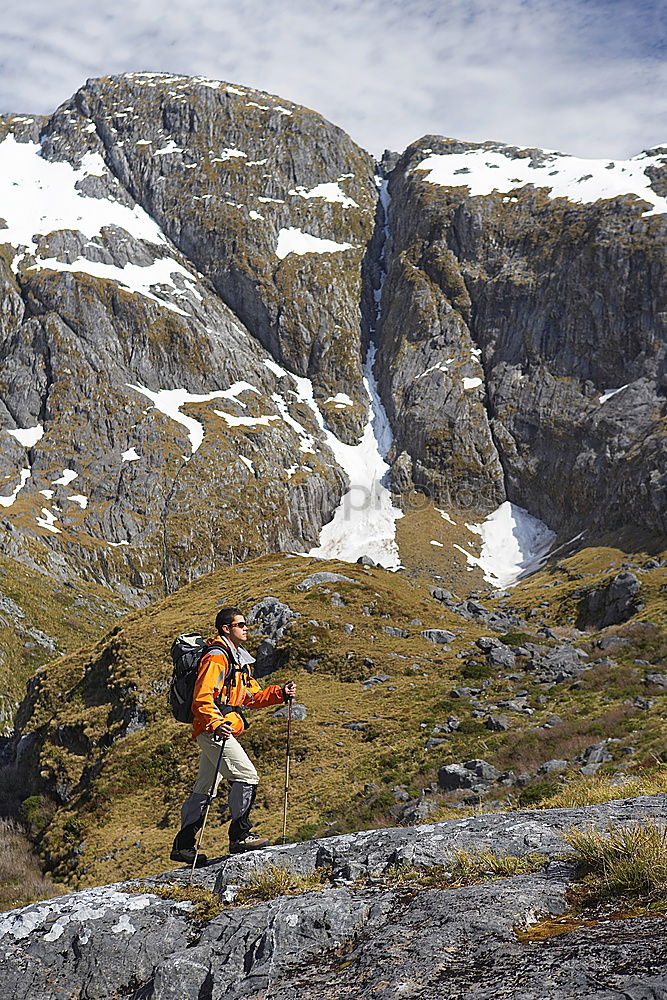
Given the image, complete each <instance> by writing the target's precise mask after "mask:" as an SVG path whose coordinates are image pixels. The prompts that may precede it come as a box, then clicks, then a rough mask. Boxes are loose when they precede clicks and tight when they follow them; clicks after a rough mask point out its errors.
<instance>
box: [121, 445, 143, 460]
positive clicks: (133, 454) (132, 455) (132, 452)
mask: <svg viewBox="0 0 667 1000" xmlns="http://www.w3.org/2000/svg"><path fill="white" fill-rule="evenodd" d="M120 457H121V458H122V460H123V461H124V462H138V461H139V460H140V459H141V455H138V454H137V449H136V448H128V449H127V451H122V452H121V454H120Z"/></svg>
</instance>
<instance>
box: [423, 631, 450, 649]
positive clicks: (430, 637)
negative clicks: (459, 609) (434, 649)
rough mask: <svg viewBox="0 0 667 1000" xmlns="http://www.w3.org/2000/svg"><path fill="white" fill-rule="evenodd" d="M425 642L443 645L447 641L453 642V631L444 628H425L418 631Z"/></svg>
mask: <svg viewBox="0 0 667 1000" xmlns="http://www.w3.org/2000/svg"><path fill="white" fill-rule="evenodd" d="M419 634H420V635H421V636H422V637H423V638H424V639H426V641H427V642H433V643H435V644H436V645H440V646H444V645H446V644H447V643H449V642H453V641H454V639H455V638H456V636H455V635H454V633H453V632H449V631H448V630H447V629H444V628H427V629H424V630H423V631H422V632H420V633H419Z"/></svg>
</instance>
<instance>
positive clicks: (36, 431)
mask: <svg viewBox="0 0 667 1000" xmlns="http://www.w3.org/2000/svg"><path fill="white" fill-rule="evenodd" d="M7 433H8V434H11V436H12V437H13V438H16V440H17V441H18V443H19V444H22V445H23V447H24V448H33V447H34V446H35V445H36V444H37V442H38V441H41V440H42V438H43V437H44V427H43V426H42V424H35V426H34V427H17V428H16V430H13V431H7Z"/></svg>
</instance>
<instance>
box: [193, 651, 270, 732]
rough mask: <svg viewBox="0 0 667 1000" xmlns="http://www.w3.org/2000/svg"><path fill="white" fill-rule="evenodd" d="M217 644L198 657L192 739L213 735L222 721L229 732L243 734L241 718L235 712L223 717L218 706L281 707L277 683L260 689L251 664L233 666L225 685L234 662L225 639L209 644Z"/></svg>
mask: <svg viewBox="0 0 667 1000" xmlns="http://www.w3.org/2000/svg"><path fill="white" fill-rule="evenodd" d="M213 642H215V643H218V644H219V645H216V646H214V648H213V649H211V650H209V651H208V652H207V653H204V655H203V656H202V658H201V663H200V664H199V672H198V674H197V680H196V682H195V690H194V695H193V696H192V714H193V715H194V722H193V724H192V738H193V739H194V740H196V739H197V737H198V736H199V734H200V733H212V732H214V730H216V729H217V728H218V726H219V725H220V723H221V722H223V721H226V722H229V723H230V724H231V727H232V733H233V734H234V736H236V737H238V736H240V734H241V733H242V732H243V719H242V717H241V716H240V715H239V714H238V713H237V712H231V713H227V714H224V713H223V712H222V711H221V710H220V708H219V705H225V704H226V705H243V706H244V707H246V708H267V707H268V706H269V705H282V703H283V702H284V700H285V698H284V696H283V690H282V688H281V687H280V686H279V685H278V684H269V686H268V687H266V688H263V689H262V688H261V687H260V686H259V684H258V682H257V681H256V680H255V678H254V677H253V676H252V674H251V673H250V665H249V664H247V665H245V666H238V665H237V666H236V668H235V669H234V672H233V674H232V676H231V678H230V682H229V683H228V684H227V685H225V677H226V675H227V673H228V672H229V667H230V665H231V663H232V662H236V660H235V658H234V656H233V653H232V650H231V647H230V646H229V644H228V643H227V641H226V640H225V639H224V638H221V637H220V636H219V635H216V636H215V637H214V638H213V639H209V640H208V643H209V644H210V643H213Z"/></svg>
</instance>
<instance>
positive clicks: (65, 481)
mask: <svg viewBox="0 0 667 1000" xmlns="http://www.w3.org/2000/svg"><path fill="white" fill-rule="evenodd" d="M78 478H79V473H78V472H75V471H74V469H63V474H62V476H60V478H59V479H52V480H51V485H52V486H69V484H70V483H71V482H73V480H75V479H78Z"/></svg>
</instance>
